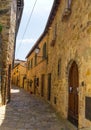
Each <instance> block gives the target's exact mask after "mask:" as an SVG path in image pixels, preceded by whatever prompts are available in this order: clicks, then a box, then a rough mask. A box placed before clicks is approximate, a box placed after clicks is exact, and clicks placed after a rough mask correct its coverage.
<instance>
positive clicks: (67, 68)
mask: <svg viewBox="0 0 91 130" xmlns="http://www.w3.org/2000/svg"><path fill="white" fill-rule="evenodd" d="M74 61H75V62H76V64H77V66H78V73H79V77H80V71H79V70H80V66H81V62H79V61H78V60H77V59H71V60H70V61H69V62H67V66H66V87H67V89H66V90H67V93H66V98H67V104H66V110H67V113H66V118H68V96H69V93H68V89H69V85H68V80H69V71H70V68H71V66H72V63H73V62H74ZM79 88H80V78H79ZM78 101H79V99H78ZM79 106H80V105H79ZM78 111H79V107H78ZM78 116H79V115H78ZM78 123H79V117H78Z"/></svg>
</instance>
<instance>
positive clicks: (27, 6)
mask: <svg viewBox="0 0 91 130" xmlns="http://www.w3.org/2000/svg"><path fill="white" fill-rule="evenodd" d="M35 1H36V0H25V1H24V10H23V15H22V19H21V23H20V27H19V31H18V35H17V39H16V52H15V59H20V60H25V57H26V56H27V54H28V52H29V51H30V50H31V48H32V46H33V45H34V44H35V43H36V41H37V40H38V38H39V37H40V35H41V34H42V33H43V31H44V29H45V26H46V23H47V20H48V17H49V14H50V11H51V8H52V5H53V1H54V0H37V2H36V4H35V7H34V10H33V6H34V3H35ZM32 10H33V13H32V15H31V12H32ZM30 16H31V18H30ZM29 19H30V20H29ZM28 23H29V24H28ZM27 24H28V26H27Z"/></svg>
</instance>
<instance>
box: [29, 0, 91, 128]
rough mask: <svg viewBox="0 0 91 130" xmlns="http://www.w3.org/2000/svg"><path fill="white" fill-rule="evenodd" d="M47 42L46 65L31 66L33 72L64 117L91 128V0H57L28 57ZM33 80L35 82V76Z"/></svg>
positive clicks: (46, 96)
mask: <svg viewBox="0 0 91 130" xmlns="http://www.w3.org/2000/svg"><path fill="white" fill-rule="evenodd" d="M45 42H46V44H47V64H46V65H45V66H46V67H45V68H43V71H42V67H44V65H43V62H42V63H41V62H40V63H39V64H37V65H36V66H35V67H33V68H32V69H31V71H30V72H29V76H31V77H33V76H34V75H35V77H38V79H36V81H38V83H39V84H38V86H39V88H38V91H39V92H38V93H39V95H41V93H42V89H44V90H43V92H44V93H45V94H44V95H45V96H44V98H45V99H47V100H49V101H50V103H51V104H52V106H53V107H54V108H55V109H56V111H57V112H58V113H59V114H60V115H61V116H62V117H63V118H65V119H67V120H69V121H70V122H71V123H73V124H74V125H75V126H76V127H77V128H78V130H91V4H90V0H80V1H78V0H76V1H74V0H65V1H64V0H61V1H60V0H54V4H53V7H52V10H51V13H50V16H49V19H48V21H47V25H46V27H45V30H44V32H43V34H42V35H41V37H40V38H39V40H38V41H37V42H36V43H35V45H34V47H33V48H32V50H30V52H29V54H28V55H27V59H28V60H29V57H30V59H31V58H32V59H33V57H35V54H34V50H35V49H36V48H37V47H40V50H41V49H42V47H41V46H40V45H41V43H45ZM42 56H43V55H42ZM37 58H38V57H37ZM41 64H42V65H41ZM34 72H35V73H36V74H33V73H34ZM42 74H43V75H45V76H44V77H43V79H42V81H43V80H44V79H45V82H43V83H44V86H45V87H44V88H42V87H41V86H42V83H41V82H42V81H41V78H40V77H41V76H39V75H42ZM32 75H33V76H32ZM29 76H28V77H29ZM32 80H33V83H32V84H34V78H33V79H32ZM40 81H41V82H40ZM32 89H33V90H34V88H32Z"/></svg>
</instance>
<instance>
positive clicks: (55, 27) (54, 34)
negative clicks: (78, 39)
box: [51, 24, 57, 46]
mask: <svg viewBox="0 0 91 130" xmlns="http://www.w3.org/2000/svg"><path fill="white" fill-rule="evenodd" d="M56 36H57V24H55V25H54V28H53V38H52V41H51V46H54V45H55V41H56Z"/></svg>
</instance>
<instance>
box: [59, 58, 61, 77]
mask: <svg viewBox="0 0 91 130" xmlns="http://www.w3.org/2000/svg"><path fill="white" fill-rule="evenodd" d="M60 75H61V59H59V61H58V76H60Z"/></svg>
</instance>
